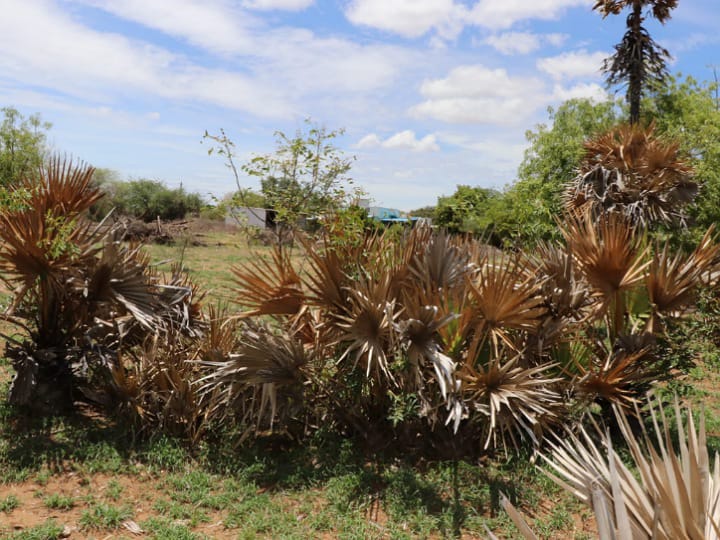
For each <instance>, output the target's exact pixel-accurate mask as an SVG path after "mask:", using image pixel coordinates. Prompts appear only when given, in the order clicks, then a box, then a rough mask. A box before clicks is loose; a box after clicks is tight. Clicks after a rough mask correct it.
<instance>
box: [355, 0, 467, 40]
mask: <svg viewBox="0 0 720 540" xmlns="http://www.w3.org/2000/svg"><path fill="white" fill-rule="evenodd" d="M463 12H464V8H463V7H462V6H461V5H459V4H456V3H455V2H454V1H453V0H393V1H392V2H388V1H387V0H353V1H352V2H351V3H350V4H349V5H348V7H347V9H346V10H345V16H346V17H347V18H348V20H349V21H350V22H352V23H353V24H356V25H363V26H370V27H372V28H377V29H379V30H385V31H388V32H394V33H396V34H400V35H401V36H404V37H408V38H415V37H420V36H422V35H423V34H425V33H426V32H428V31H430V30H431V29H433V28H435V29H437V30H438V31H439V33H441V34H442V35H446V36H448V37H453V36H454V35H457V33H458V32H459V31H460V30H461V29H462V14H463Z"/></svg>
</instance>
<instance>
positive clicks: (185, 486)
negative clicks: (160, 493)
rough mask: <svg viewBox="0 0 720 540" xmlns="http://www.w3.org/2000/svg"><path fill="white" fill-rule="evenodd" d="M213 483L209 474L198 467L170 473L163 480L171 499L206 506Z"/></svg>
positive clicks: (213, 480)
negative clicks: (180, 472) (187, 470)
mask: <svg viewBox="0 0 720 540" xmlns="http://www.w3.org/2000/svg"><path fill="white" fill-rule="evenodd" d="M215 483H216V481H215V479H214V478H213V477H212V476H211V475H209V474H207V473H206V472H204V471H201V470H198V469H195V470H192V471H189V472H186V473H182V474H174V475H171V476H169V477H168V478H167V479H166V480H165V481H164V482H163V484H164V487H165V489H166V492H168V494H169V495H170V498H171V499H172V500H174V501H177V502H179V503H187V504H192V505H196V506H207V502H208V499H209V497H210V490H211V488H212V487H213V486H214V485H215Z"/></svg>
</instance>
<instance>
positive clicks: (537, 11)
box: [468, 0, 587, 30]
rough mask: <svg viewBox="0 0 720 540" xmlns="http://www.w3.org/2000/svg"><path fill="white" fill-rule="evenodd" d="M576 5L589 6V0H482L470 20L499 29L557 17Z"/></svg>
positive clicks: (473, 9)
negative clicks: (523, 22)
mask: <svg viewBox="0 0 720 540" xmlns="http://www.w3.org/2000/svg"><path fill="white" fill-rule="evenodd" d="M576 6H587V0H480V1H479V2H478V3H477V4H475V5H474V6H473V8H472V9H471V11H470V14H469V16H468V20H469V21H470V22H472V23H473V24H476V25H478V26H483V27H485V28H491V29H493V30H498V29H504V28H510V27H511V26H512V25H513V24H515V23H516V22H519V21H525V20H529V19H543V20H548V19H556V18H558V17H559V16H560V15H561V14H562V13H563V12H564V11H565V10H566V9H568V8H571V7H576Z"/></svg>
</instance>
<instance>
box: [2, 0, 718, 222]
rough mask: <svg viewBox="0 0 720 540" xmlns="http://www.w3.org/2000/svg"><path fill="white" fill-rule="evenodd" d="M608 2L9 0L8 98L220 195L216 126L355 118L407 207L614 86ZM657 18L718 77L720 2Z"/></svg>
mask: <svg viewBox="0 0 720 540" xmlns="http://www.w3.org/2000/svg"><path fill="white" fill-rule="evenodd" d="M593 3H594V2H593V0H337V1H330V0H0V7H1V8H2V14H3V16H2V17H0V106H14V107H16V108H18V109H20V110H21V111H22V112H23V113H25V114H30V113H34V112H40V113H41V114H42V116H43V118H44V119H46V120H49V121H51V122H52V123H53V128H52V130H51V132H50V142H51V144H52V146H53V148H54V149H55V150H56V151H59V152H62V153H68V154H72V155H73V156H75V157H78V158H81V159H83V160H85V161H87V162H90V163H92V164H93V165H95V166H97V167H106V168H111V169H114V170H116V171H117V172H118V173H119V174H120V175H121V177H122V178H138V177H145V178H153V179H159V180H163V181H165V182H166V184H167V185H169V186H171V187H176V186H178V185H179V184H180V182H182V184H183V185H184V186H185V187H186V188H188V189H190V190H193V191H198V192H200V193H202V194H208V193H212V194H214V195H218V196H219V195H222V194H224V193H226V192H229V191H231V190H232V189H234V181H233V179H232V177H231V176H230V175H229V174H228V171H227V170H226V169H225V167H224V165H223V163H222V161H221V160H220V159H218V158H217V157H209V156H208V155H207V145H203V144H201V143H200V141H201V139H202V134H203V133H204V131H205V130H206V129H207V130H208V131H210V132H217V131H218V130H219V129H220V128H224V129H225V130H226V132H227V133H228V135H230V136H231V137H232V138H233V140H234V141H235V143H236V145H237V152H238V160H239V161H240V162H243V161H245V160H247V159H249V158H250V156H252V155H253V154H257V153H266V152H270V151H272V149H273V147H274V142H273V133H274V132H275V131H276V130H282V131H285V132H286V133H293V132H294V131H295V130H296V129H297V128H299V127H300V126H302V124H303V120H304V119H305V118H308V117H309V118H312V119H313V120H314V121H316V122H318V123H321V124H323V125H325V126H326V127H327V128H329V129H337V128H345V130H346V132H345V135H344V136H343V137H342V139H340V140H339V141H338V146H340V147H341V148H342V149H343V150H344V151H345V152H346V153H347V154H349V155H355V156H356V157H357V160H356V161H355V162H354V166H353V170H352V177H353V178H354V179H355V181H356V184H357V185H359V186H360V187H362V188H364V189H365V190H366V191H367V192H368V193H369V195H370V196H371V197H372V198H373V199H374V200H375V201H376V203H378V204H383V205H386V206H393V207H398V208H402V209H406V210H407V209H412V208H417V207H419V206H424V205H427V204H434V203H435V202H436V200H437V197H438V196H439V195H443V194H445V195H448V194H451V193H452V192H453V191H454V189H455V186H456V185H457V184H470V185H481V186H485V187H497V188H501V187H503V186H505V185H506V184H508V183H510V182H512V181H513V180H514V178H515V175H516V171H517V167H518V165H519V163H520V161H521V159H522V155H523V150H524V149H525V147H526V144H525V135H524V134H525V131H526V130H527V129H531V128H533V126H535V125H536V124H537V123H539V122H544V121H545V120H546V119H547V113H546V109H547V107H548V106H556V105H558V104H559V103H561V102H562V101H563V100H565V99H567V98H569V97H593V98H595V99H604V98H606V97H607V93H606V89H605V87H604V85H603V81H602V78H601V76H600V73H599V71H598V70H599V66H600V63H601V61H602V58H603V57H605V56H607V55H608V54H609V53H610V52H611V50H612V46H613V44H615V43H616V42H618V41H619V40H620V37H621V36H622V33H623V28H624V20H625V16H624V15H621V16H618V17H611V18H608V19H607V20H605V21H603V20H602V18H601V17H600V16H599V15H598V14H597V13H594V12H592V11H591V10H590V8H591V6H592V4H593ZM648 27H649V29H650V31H651V34H652V35H653V36H654V37H655V38H656V40H657V41H659V42H660V43H661V44H662V45H664V46H665V47H666V48H668V49H669V50H670V52H671V53H672V54H673V61H672V64H671V70H672V71H673V72H682V73H684V74H691V75H693V76H694V77H696V78H697V79H699V80H701V81H702V80H708V79H712V76H713V73H712V67H711V65H712V64H713V63H718V64H720V60H718V59H717V58H716V55H715V54H713V53H714V51H716V50H717V48H718V45H719V44H720V34H718V31H717V28H719V27H720V5H719V4H718V0H680V2H679V6H678V8H677V9H676V10H675V11H674V12H673V18H672V19H671V20H670V21H669V23H668V24H667V25H666V26H664V27H663V26H660V25H659V24H657V23H656V22H654V21H649V22H648ZM243 182H245V183H246V185H247V186H248V187H253V186H254V185H255V183H254V181H253V180H250V179H243Z"/></svg>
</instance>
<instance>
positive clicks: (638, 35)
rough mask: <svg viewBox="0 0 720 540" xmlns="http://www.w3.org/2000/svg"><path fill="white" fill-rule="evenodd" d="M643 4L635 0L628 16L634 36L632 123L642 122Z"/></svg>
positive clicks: (630, 89)
mask: <svg viewBox="0 0 720 540" xmlns="http://www.w3.org/2000/svg"><path fill="white" fill-rule="evenodd" d="M642 21H643V18H642V5H641V1H640V0H634V2H633V11H632V13H631V14H630V16H629V17H628V26H629V27H630V30H631V32H632V36H633V40H632V41H633V50H632V59H631V60H630V62H631V67H630V79H629V81H628V102H629V103H630V124H637V123H638V122H640V99H641V98H642V84H643V78H644V71H645V44H644V43H643V38H642V32H641V29H642Z"/></svg>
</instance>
